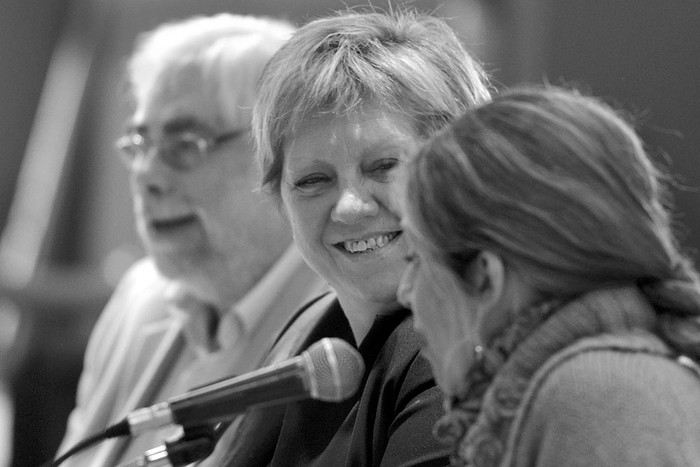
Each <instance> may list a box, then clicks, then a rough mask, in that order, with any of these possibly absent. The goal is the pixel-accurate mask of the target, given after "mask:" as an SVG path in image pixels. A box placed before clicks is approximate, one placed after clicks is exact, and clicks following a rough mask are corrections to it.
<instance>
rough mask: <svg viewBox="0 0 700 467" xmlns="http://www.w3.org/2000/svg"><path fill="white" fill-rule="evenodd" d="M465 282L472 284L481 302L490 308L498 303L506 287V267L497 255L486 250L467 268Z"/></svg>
mask: <svg viewBox="0 0 700 467" xmlns="http://www.w3.org/2000/svg"><path fill="white" fill-rule="evenodd" d="M463 279H464V281H465V282H466V283H467V284H471V286H472V287H473V289H472V290H473V292H474V294H475V295H476V296H478V298H479V299H480V301H481V302H482V303H483V304H484V305H486V307H487V308H490V306H491V305H493V304H495V303H496V302H498V300H500V299H501V296H502V294H503V289H504V286H505V267H504V265H503V260H502V259H501V257H500V256H498V255H497V254H495V253H493V252H491V251H488V250H484V251H481V252H480V253H479V254H478V255H477V256H476V258H475V259H474V260H473V261H472V262H471V263H470V264H469V266H467V268H466V269H465V271H464V277H463Z"/></svg>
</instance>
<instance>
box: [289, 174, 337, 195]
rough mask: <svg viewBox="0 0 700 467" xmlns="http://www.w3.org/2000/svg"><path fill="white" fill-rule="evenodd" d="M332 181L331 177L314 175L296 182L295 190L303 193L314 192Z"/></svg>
mask: <svg viewBox="0 0 700 467" xmlns="http://www.w3.org/2000/svg"><path fill="white" fill-rule="evenodd" d="M329 181H330V177H328V176H327V175H323V174H312V175H307V176H306V177H303V178H300V179H299V180H297V181H296V182H294V188H296V189H298V190H301V191H312V190H315V189H319V188H320V187H322V186H324V185H325V184H326V183H328V182H329Z"/></svg>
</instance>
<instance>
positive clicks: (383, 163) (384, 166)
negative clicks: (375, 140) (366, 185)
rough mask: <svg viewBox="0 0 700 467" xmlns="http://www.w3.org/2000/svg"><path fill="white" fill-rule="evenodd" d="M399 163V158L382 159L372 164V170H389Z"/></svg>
mask: <svg viewBox="0 0 700 467" xmlns="http://www.w3.org/2000/svg"><path fill="white" fill-rule="evenodd" d="M397 165H399V159H393V158H392V159H381V160H379V161H377V162H375V163H374V164H372V166H371V168H370V171H371V172H389V171H390V170H391V169H393V168H394V167H396V166H397Z"/></svg>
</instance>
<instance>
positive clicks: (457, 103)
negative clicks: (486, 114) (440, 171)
mask: <svg viewBox="0 0 700 467" xmlns="http://www.w3.org/2000/svg"><path fill="white" fill-rule="evenodd" d="M489 97H490V96H489V88H488V84H487V78H486V75H485V73H484V71H483V69H482V68H481V66H480V65H479V64H478V63H477V62H476V61H475V60H474V59H473V58H472V57H471V56H470V55H469V54H468V53H467V52H466V50H465V49H464V47H463V45H462V44H461V43H460V41H459V39H458V37H457V36H456V34H455V33H454V31H453V30H452V29H451V28H450V27H449V26H448V25H447V23H445V22H444V21H442V20H441V19H438V18H435V17H431V16H429V15H423V14H420V13H417V12H415V11H392V12H389V13H378V12H369V13H360V12H345V13H339V14H337V15H334V16H330V17H327V18H323V19H317V20H315V21H312V22H310V23H308V24H306V25H305V26H303V27H301V28H300V29H299V30H298V31H297V32H296V33H295V34H294V36H293V37H292V39H290V40H289V41H288V42H287V43H285V45H284V46H283V47H282V48H281V49H280V51H279V52H278V53H277V54H275V56H274V57H273V58H272V59H271V60H270V62H269V63H268V65H267V66H266V69H265V71H264V73H263V77H262V79H261V82H260V86H259V89H258V96H257V99H256V105H255V109H254V112H253V132H254V136H255V138H256V142H257V144H258V155H259V158H260V162H261V166H262V171H263V186H267V187H269V188H270V191H271V192H273V193H275V194H279V188H280V181H281V171H282V166H283V158H284V154H283V149H284V145H285V142H286V141H288V139H289V138H291V137H293V136H294V134H295V131H296V129H297V126H298V125H299V124H301V123H302V122H304V121H307V120H308V119H311V118H314V117H318V116H320V115H323V114H325V113H328V114H339V113H342V112H347V111H351V110H352V109H355V108H360V107H361V106H363V105H379V106H381V107H382V108H383V109H385V110H386V111H388V112H393V113H396V114H398V115H403V116H406V117H407V118H409V119H410V120H411V121H412V123H413V124H414V126H415V129H416V131H417V132H418V134H419V135H420V136H426V137H427V136H429V135H430V134H432V133H434V132H435V131H437V129H439V128H441V127H442V126H444V124H445V123H446V122H447V121H449V120H451V119H452V118H454V117H456V116H457V115H459V114H461V113H462V112H463V111H464V110H466V109H467V108H469V107H471V106H473V105H475V104H477V103H480V102H483V101H485V100H487V99H488V98H489Z"/></svg>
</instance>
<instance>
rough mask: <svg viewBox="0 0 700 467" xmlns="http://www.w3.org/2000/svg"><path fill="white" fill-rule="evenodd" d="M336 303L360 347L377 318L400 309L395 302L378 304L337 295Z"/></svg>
mask: <svg viewBox="0 0 700 467" xmlns="http://www.w3.org/2000/svg"><path fill="white" fill-rule="evenodd" d="M338 301H339V302H340V306H341V307H342V309H343V312H344V313H345V317H346V318H347V319H348V322H349V323H350V329H352V334H353V336H354V337H355V342H356V343H357V345H360V344H361V343H362V341H363V340H364V338H365V337H366V336H367V333H368V332H369V330H370V328H371V327H372V324H374V320H375V319H376V318H377V316H379V315H390V314H393V313H394V312H396V311H397V310H400V309H401V305H400V304H399V303H398V302H397V301H395V302H392V303H378V302H371V301H367V300H360V299H354V298H353V297H343V296H340V295H338Z"/></svg>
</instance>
